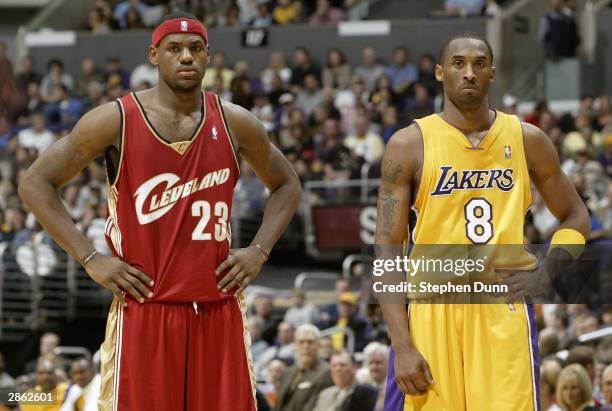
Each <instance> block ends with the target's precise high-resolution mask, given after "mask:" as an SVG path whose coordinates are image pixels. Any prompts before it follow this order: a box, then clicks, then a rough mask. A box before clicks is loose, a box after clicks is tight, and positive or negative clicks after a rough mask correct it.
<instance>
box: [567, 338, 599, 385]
mask: <svg viewBox="0 0 612 411" xmlns="http://www.w3.org/2000/svg"><path fill="white" fill-rule="evenodd" d="M571 364H579V365H580V366H581V367H582V368H583V369H584V370H585V371H586V373H587V375H588V376H589V380H590V381H591V384H593V383H594V382H595V353H594V351H593V348H591V347H589V346H587V345H577V346H574V347H572V348H571V349H570V350H569V353H568V355H567V359H566V360H565V365H571Z"/></svg>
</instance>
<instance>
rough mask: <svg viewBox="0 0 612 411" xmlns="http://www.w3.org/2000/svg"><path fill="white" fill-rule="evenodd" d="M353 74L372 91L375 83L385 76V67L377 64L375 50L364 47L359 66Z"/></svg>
mask: <svg viewBox="0 0 612 411" xmlns="http://www.w3.org/2000/svg"><path fill="white" fill-rule="evenodd" d="M355 74H357V75H359V76H360V77H361V78H362V79H363V81H364V83H365V86H366V87H367V89H368V90H370V91H372V90H374V89H375V88H376V81H378V78H379V77H380V76H381V75H383V74H385V66H383V65H382V64H380V63H378V61H377V59H376V50H374V48H373V47H366V48H364V49H363V50H362V52H361V66H358V67H357V68H356V69H355Z"/></svg>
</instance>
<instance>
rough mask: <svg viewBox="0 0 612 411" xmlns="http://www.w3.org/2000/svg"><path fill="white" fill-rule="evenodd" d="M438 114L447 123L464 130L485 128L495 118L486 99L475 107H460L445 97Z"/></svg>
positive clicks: (489, 125) (488, 126) (470, 130)
mask: <svg viewBox="0 0 612 411" xmlns="http://www.w3.org/2000/svg"><path fill="white" fill-rule="evenodd" d="M440 115H441V116H442V118H443V119H444V120H446V121H447V122H448V123H450V124H451V125H453V126H454V127H456V128H458V129H459V130H462V131H464V132H472V131H482V130H486V129H488V128H490V127H491V124H492V123H493V120H494V119H495V115H492V113H491V112H490V110H489V104H488V100H486V99H485V100H484V101H483V104H481V105H480V106H479V107H477V108H475V109H460V108H458V107H457V106H455V105H454V104H453V103H452V102H450V101H449V100H448V99H447V100H446V101H445V102H444V110H443V111H442V113H440Z"/></svg>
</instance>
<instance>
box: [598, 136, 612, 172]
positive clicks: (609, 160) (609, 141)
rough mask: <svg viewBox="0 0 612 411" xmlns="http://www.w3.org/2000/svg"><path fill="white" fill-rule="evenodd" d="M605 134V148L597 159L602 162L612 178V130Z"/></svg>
mask: <svg viewBox="0 0 612 411" xmlns="http://www.w3.org/2000/svg"><path fill="white" fill-rule="evenodd" d="M608 133H609V134H607V135H604V136H603V150H602V152H601V153H600V154H599V156H597V161H599V163H600V164H601V166H602V167H603V169H604V171H605V172H606V175H607V176H608V177H610V178H612V130H610V131H609V132H608Z"/></svg>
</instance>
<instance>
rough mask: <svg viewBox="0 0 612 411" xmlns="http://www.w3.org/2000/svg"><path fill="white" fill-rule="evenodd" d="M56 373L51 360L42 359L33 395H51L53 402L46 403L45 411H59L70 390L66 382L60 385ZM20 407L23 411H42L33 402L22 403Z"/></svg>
mask: <svg viewBox="0 0 612 411" xmlns="http://www.w3.org/2000/svg"><path fill="white" fill-rule="evenodd" d="M55 372H56V369H55V365H54V364H53V362H51V361H50V360H47V359H44V358H41V359H40V360H39V361H38V363H37V365H36V387H35V388H34V390H32V393H33V394H34V393H36V392H43V393H49V394H51V398H52V401H53V402H52V403H47V402H45V408H44V410H45V411H59V410H60V408H61V406H62V402H63V401H64V394H65V392H66V389H67V388H68V386H67V384H66V383H64V382H62V383H59V384H58V378H57V375H56V373H55ZM19 406H20V409H21V411H40V410H41V408H40V407H41V406H40V405H39V404H37V403H32V402H29V403H26V402H22V403H21V404H20V405H19Z"/></svg>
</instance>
